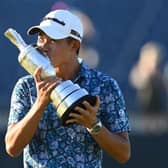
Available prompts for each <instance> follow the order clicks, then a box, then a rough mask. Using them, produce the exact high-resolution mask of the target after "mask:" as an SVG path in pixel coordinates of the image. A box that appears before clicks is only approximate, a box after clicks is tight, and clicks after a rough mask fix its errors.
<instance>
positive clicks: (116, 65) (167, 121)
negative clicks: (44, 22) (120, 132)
mask: <svg viewBox="0 0 168 168" xmlns="http://www.w3.org/2000/svg"><path fill="white" fill-rule="evenodd" d="M60 8H61V9H69V10H72V11H73V12H75V13H76V14H77V15H79V17H80V18H81V19H82V21H83V23H84V39H83V45H82V47H81V51H80V55H79V56H80V57H82V58H83V59H84V60H85V61H86V62H87V63H88V64H89V66H90V67H94V68H96V69H98V70H101V71H103V72H104V73H106V74H108V75H110V76H112V77H114V78H115V79H116V80H117V81H118V83H119V85H120V87H121V90H122V91H123V93H124V96H125V100H126V104H127V110H128V113H129V117H130V121H131V126H132V132H131V133H130V140H131V144H132V157H131V159H130V160H129V161H128V163H126V164H124V165H120V164H118V163H116V161H114V160H113V159H112V158H110V157H109V156H108V155H107V154H106V153H104V160H103V168H142V167H143V168H150V167H152V168H165V167H168V163H167V161H166V159H167V157H166V156H167V147H166V146H167V142H168V103H167V100H168V38H167V35H168V21H167V17H168V10H167V9H168V1H167V0H124V1H123V0H117V1H116V0H96V1H90V0H85V1H84V0H71V1H68V0H67V1H56V0H45V1H41V0H36V1H34V0H21V1H18V0H1V5H0V60H1V61H0V75H1V80H0V164H1V168H10V167H12V168H21V167H23V165H22V156H20V157H18V158H15V159H14V158H11V157H9V156H8V155H7V154H6V152H5V148H4V135H5V132H6V128H7V118H8V115H9V106H10V96H11V92H12V89H13V87H14V84H15V83H16V81H17V79H18V78H19V77H21V76H23V75H25V74H27V72H26V71H25V70H24V69H23V68H22V67H21V66H20V65H19V63H18V61H17V56H18V54H19V50H18V49H17V48H16V47H15V46H14V45H13V44H12V43H11V42H10V41H9V40H8V39H6V37H5V36H4V35H3V34H4V32H5V31H6V30H7V28H9V27H12V28H14V29H16V30H17V31H18V32H19V33H20V34H21V36H22V37H23V39H24V40H25V41H26V42H27V43H28V44H30V43H35V41H36V36H35V37H34V36H33V37H32V36H27V34H26V31H27V29H28V28H29V27H30V26H32V25H36V24H38V23H39V21H40V20H41V19H42V17H43V16H44V15H45V14H46V13H48V12H49V11H50V10H54V9H60Z"/></svg>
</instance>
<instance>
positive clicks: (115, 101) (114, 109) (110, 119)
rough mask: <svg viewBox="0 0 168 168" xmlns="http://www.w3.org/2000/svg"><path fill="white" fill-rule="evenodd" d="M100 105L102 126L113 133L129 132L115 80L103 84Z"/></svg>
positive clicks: (123, 101)
mask: <svg viewBox="0 0 168 168" xmlns="http://www.w3.org/2000/svg"><path fill="white" fill-rule="evenodd" d="M104 88H106V89H104V90H103V91H102V92H103V94H102V95H103V97H101V99H102V104H101V107H100V108H101V111H102V113H101V118H102V122H103V123H104V125H105V126H106V127H107V128H108V129H109V130H110V131H111V132H114V133H119V132H129V131H130V130H131V128H130V122H129V118H128V113H127V110H126V104H125V100H124V96H123V94H122V92H121V89H120V88H119V85H118V83H117V82H116V81H115V80H110V81H106V82H105V87H104Z"/></svg>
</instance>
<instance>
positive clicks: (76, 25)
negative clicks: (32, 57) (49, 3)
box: [27, 9, 83, 42]
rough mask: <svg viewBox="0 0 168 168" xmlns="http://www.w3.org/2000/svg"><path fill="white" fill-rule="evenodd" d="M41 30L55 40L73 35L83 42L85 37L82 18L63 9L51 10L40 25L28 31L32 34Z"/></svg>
mask: <svg viewBox="0 0 168 168" xmlns="http://www.w3.org/2000/svg"><path fill="white" fill-rule="evenodd" d="M40 30H41V31H43V32H44V33H46V34H47V35H48V36H49V37H50V38H52V39H55V40H59V39H64V38H67V37H72V38H74V39H76V40H79V41H80V42H81V41H82V37H83V26H82V23H81V21H80V19H79V18H78V17H77V16H76V15H74V14H72V13H71V12H69V11H67V10H62V9H61V10H55V11H51V12H49V13H48V14H47V15H46V16H45V17H44V18H43V20H42V22H41V23H40V25H37V26H33V27H31V28H29V29H28V31H27V33H28V34H29V35H32V34H35V33H38V32H39V31H40Z"/></svg>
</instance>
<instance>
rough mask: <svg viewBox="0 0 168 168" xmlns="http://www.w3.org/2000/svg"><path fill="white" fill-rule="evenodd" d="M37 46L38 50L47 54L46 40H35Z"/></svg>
mask: <svg viewBox="0 0 168 168" xmlns="http://www.w3.org/2000/svg"><path fill="white" fill-rule="evenodd" d="M37 47H38V48H39V50H40V51H42V52H43V53H44V54H45V55H47V52H48V40H47V39H43V41H39V40H38V41H37Z"/></svg>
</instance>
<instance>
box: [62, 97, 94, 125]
mask: <svg viewBox="0 0 168 168" xmlns="http://www.w3.org/2000/svg"><path fill="white" fill-rule="evenodd" d="M84 100H86V101H87V102H89V103H90V104H91V105H94V104H95V103H96V96H92V95H86V96H84V97H82V98H80V99H79V100H78V101H76V102H75V103H74V104H72V105H71V106H70V107H69V108H68V109H67V110H66V111H65V112H64V114H63V115H62V117H61V123H62V124H63V125H69V124H66V123H65V122H66V120H67V119H69V118H70V117H69V114H70V113H77V111H75V110H74V108H75V107H76V106H79V107H82V108H85V107H84V105H83V104H82V102H83V101H84Z"/></svg>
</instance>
